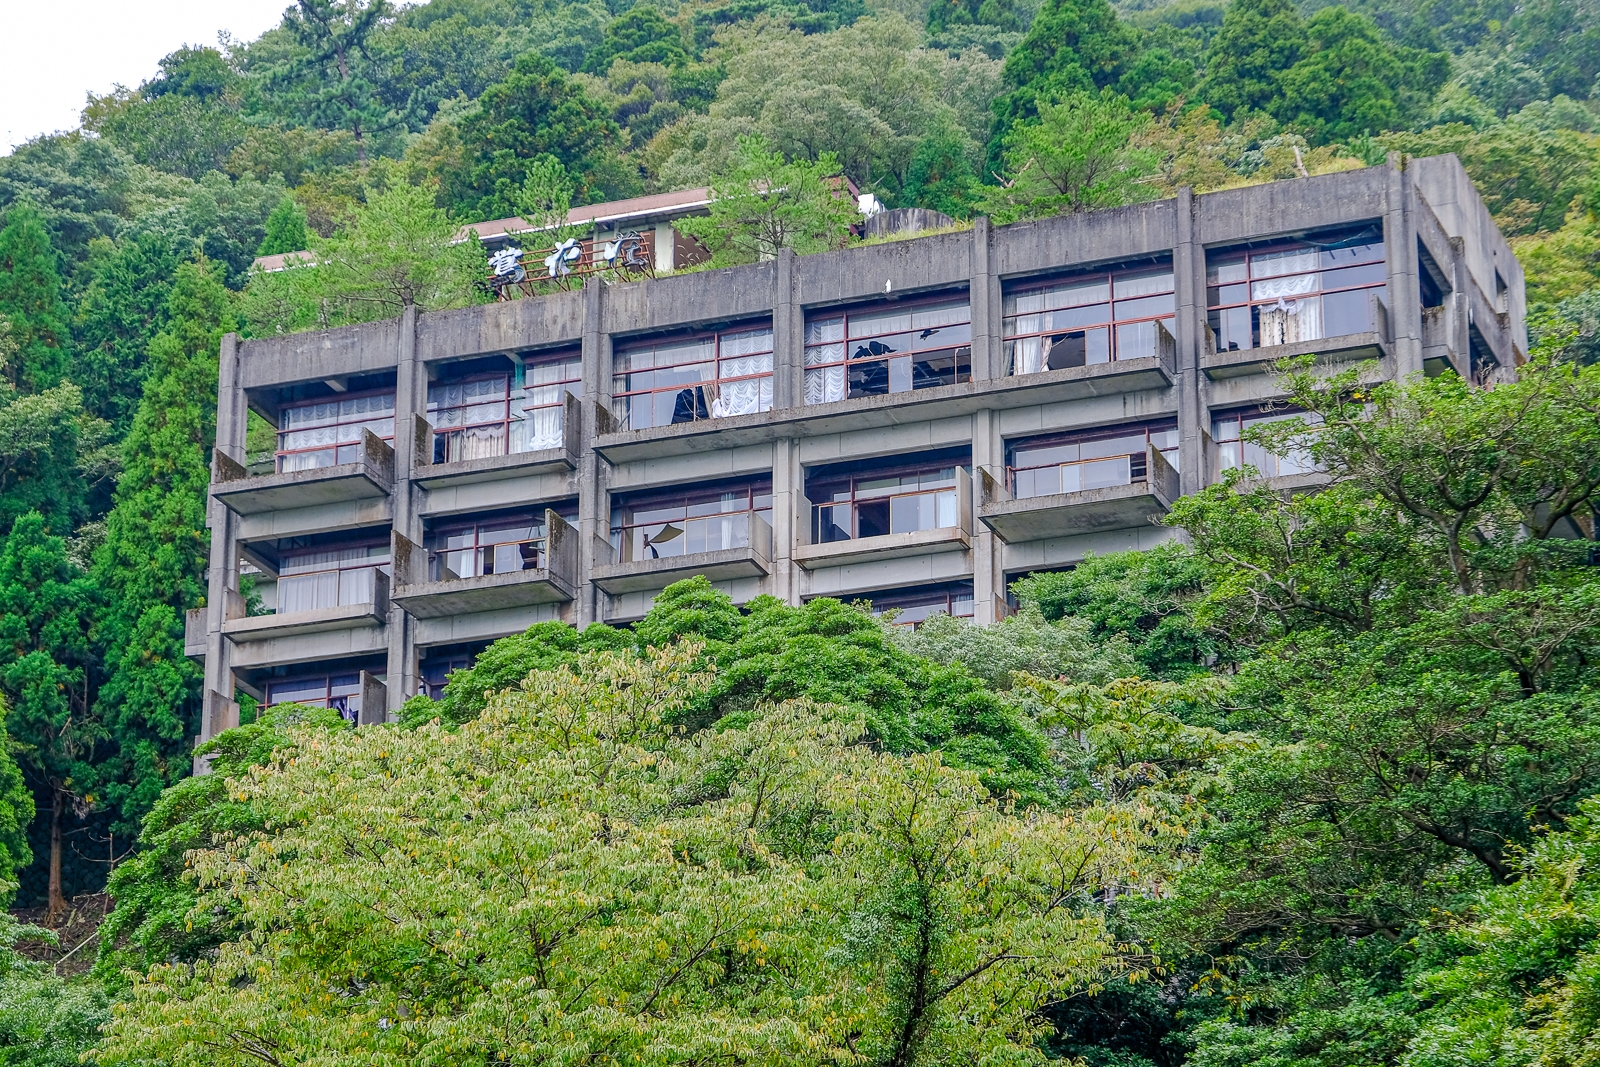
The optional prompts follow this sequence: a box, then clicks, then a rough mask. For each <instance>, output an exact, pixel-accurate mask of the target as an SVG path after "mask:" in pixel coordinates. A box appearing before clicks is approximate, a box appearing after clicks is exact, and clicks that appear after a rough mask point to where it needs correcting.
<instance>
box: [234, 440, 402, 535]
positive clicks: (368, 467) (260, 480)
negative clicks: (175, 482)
mask: <svg viewBox="0 0 1600 1067" xmlns="http://www.w3.org/2000/svg"><path fill="white" fill-rule="evenodd" d="M393 490H394V449H393V448H391V447H390V446H389V445H388V443H387V442H385V441H384V440H383V439H382V438H380V437H378V436H377V435H376V434H374V433H373V432H372V431H371V430H365V431H363V432H362V435H361V447H360V449H359V451H358V453H357V456H356V460H355V462H354V463H340V464H338V465H336V466H332V467H317V468H315V469H313V470H303V471H289V472H287V473H283V474H259V475H255V474H251V473H250V472H249V471H248V470H247V469H246V468H245V466H244V464H242V463H240V462H238V461H237V460H235V459H234V458H233V457H231V456H229V455H228V454H227V453H225V452H223V451H222V450H221V449H220V448H219V449H217V450H216V451H215V452H214V453H213V455H212V468H211V495H212V496H214V497H216V498H217V499H218V500H219V501H221V502H222V503H223V504H224V505H225V506H226V507H227V509H228V510H229V511H231V512H233V513H234V514H235V515H261V514H265V513H267V512H272V511H282V510H286V509H289V508H308V507H316V506H317V505H320V504H342V503H347V502H350V501H357V500H381V499H383V498H385V497H387V496H388V495H389V494H390V493H391V492H392V491H393Z"/></svg>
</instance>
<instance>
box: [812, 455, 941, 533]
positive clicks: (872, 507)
mask: <svg viewBox="0 0 1600 1067" xmlns="http://www.w3.org/2000/svg"><path fill="white" fill-rule="evenodd" d="M964 474H965V471H958V473H957V478H958V479H959V478H960V477H962V476H964ZM812 516H813V521H812V529H811V540H812V543H813V544H829V543H831V542H834V541H851V540H858V539H860V538H863V537H881V536H884V535H886V534H899V533H917V532H919V531H921V530H943V529H948V528H950V527H953V526H959V525H960V524H961V496H960V493H959V492H958V490H957V488H956V487H955V486H953V485H952V486H950V487H949V488H948V489H921V490H916V491H913V492H908V493H893V494H890V495H885V496H881V497H870V498H867V499H856V500H851V501H842V502H834V503H826V504H817V505H814V506H813V507H812Z"/></svg>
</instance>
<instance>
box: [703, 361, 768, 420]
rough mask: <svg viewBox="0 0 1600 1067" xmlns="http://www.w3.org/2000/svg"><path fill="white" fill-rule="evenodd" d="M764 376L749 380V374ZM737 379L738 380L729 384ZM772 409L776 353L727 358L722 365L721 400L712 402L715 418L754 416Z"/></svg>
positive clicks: (712, 412)
mask: <svg viewBox="0 0 1600 1067" xmlns="http://www.w3.org/2000/svg"><path fill="white" fill-rule="evenodd" d="M757 374H759V375H763V377H760V378H757V377H746V376H747V375H757ZM729 378H737V379H739V380H738V381H729V380H728V379H729ZM771 409H772V353H770V352H768V353H764V354H762V355H755V356H741V357H738V358H735V359H727V358H724V359H723V360H722V361H721V364H720V380H719V381H718V383H717V397H716V399H715V400H713V401H712V402H711V414H712V416H713V417H715V418H722V417H724V416H727V415H753V414H755V413H756V412H758V411H770V410H771Z"/></svg>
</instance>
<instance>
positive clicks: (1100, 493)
mask: <svg viewBox="0 0 1600 1067" xmlns="http://www.w3.org/2000/svg"><path fill="white" fill-rule="evenodd" d="M1136 460H1142V461H1143V462H1142V463H1136V462H1135V461H1136ZM1062 466H1063V468H1068V467H1071V468H1079V469H1077V470H1072V471H1064V472H1063V473H1064V476H1063V479H1062V483H1063V484H1076V485H1087V486H1089V487H1088V488H1082V489H1078V490H1076V491H1074V492H1065V493H1051V494H1048V495H1045V496H1031V497H1015V496H1013V495H1012V494H1011V491H1010V489H1009V488H1008V487H1007V486H1005V485H1003V484H1001V483H1000V482H999V481H997V480H996V479H995V478H994V477H993V476H992V475H991V474H989V472H987V471H984V472H981V474H980V481H981V483H982V488H981V492H982V501H983V502H982V504H981V505H980V506H979V509H978V517H979V518H980V519H982V520H983V523H984V525H986V526H988V527H989V529H991V530H993V531H994V532H995V534H996V535H998V536H999V537H1000V539H1001V540H1003V541H1005V542H1006V543H1007V544H1017V543H1020V542H1023V541H1042V540H1045V539H1047V538H1052V537H1071V536H1074V535H1077V534H1087V533H1101V532H1104V531H1107V530H1129V529H1137V528H1140V527H1144V526H1149V525H1150V524H1151V523H1153V522H1155V521H1156V520H1157V519H1159V518H1161V517H1162V516H1163V515H1165V514H1166V513H1167V512H1168V511H1169V510H1170V509H1171V507H1172V502H1173V501H1174V500H1176V499H1178V472H1177V471H1175V470H1173V469H1172V464H1170V463H1168V462H1167V460H1166V457H1164V456H1162V454H1161V453H1160V452H1159V451H1158V450H1157V449H1156V448H1155V447H1154V446H1146V448H1145V452H1144V454H1143V455H1142V456H1116V457H1112V458H1110V459H1097V460H1082V461H1079V462H1077V463H1074V464H1063V465H1062ZM1141 467H1142V468H1143V469H1142V471H1141V470H1140V468H1141Z"/></svg>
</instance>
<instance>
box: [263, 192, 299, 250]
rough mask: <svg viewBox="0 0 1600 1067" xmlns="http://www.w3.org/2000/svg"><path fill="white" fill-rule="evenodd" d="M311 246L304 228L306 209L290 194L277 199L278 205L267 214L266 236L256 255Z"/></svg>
mask: <svg viewBox="0 0 1600 1067" xmlns="http://www.w3.org/2000/svg"><path fill="white" fill-rule="evenodd" d="M309 247H311V240H310V233H309V231H308V230H307V229H306V210H305V208H303V207H301V206H300V205H299V203H297V202H296V201H295V198H294V197H292V196H285V197H284V198H283V199H282V200H279V201H278V206H277V207H275V208H273V209H272V214H270V215H268V216H267V236H266V237H265V238H263V239H262V241H261V247H259V248H257V249H256V255H258V256H276V255H282V254H283V253H285V252H304V251H305V250H306V249H307V248H309Z"/></svg>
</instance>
